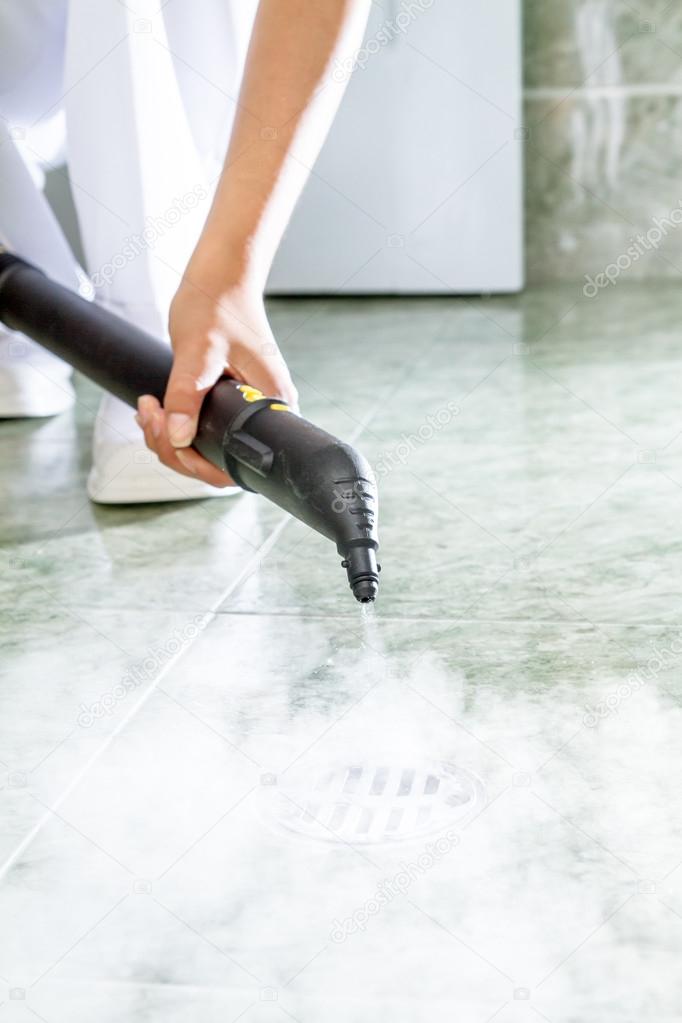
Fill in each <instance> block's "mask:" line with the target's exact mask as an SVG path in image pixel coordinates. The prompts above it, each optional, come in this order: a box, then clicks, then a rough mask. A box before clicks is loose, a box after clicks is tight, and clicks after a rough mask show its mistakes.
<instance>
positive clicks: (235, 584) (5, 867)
mask: <svg viewBox="0 0 682 1023" xmlns="http://www.w3.org/2000/svg"><path fill="white" fill-rule="evenodd" d="M379 405H380V403H378V402H377V403H375V404H374V405H372V406H371V408H370V409H369V411H368V412H367V414H366V415H365V416H364V417H363V418H362V419H361V420H360V421H359V422H358V424H357V426H356V428H355V429H354V430H353V432H352V434H351V436H350V438H349V441H348V442H349V443H350V444H354V443H355V441H356V440H357V439H358V437H359V436H360V434H361V433H362V432H363V430H364V429H365V428H366V427H367V425H368V424H369V423H370V422H371V420H372V419H373V418H374V416H375V415H376V412H377V409H378V407H379ZM291 521H292V517H291V516H290V515H288V514H285V515H284V517H283V518H282V519H280V521H279V522H278V524H277V525H276V526H275V527H274V529H273V530H272V532H271V533H270V535H269V536H268V537H267V538H266V539H265V540H264V541H263V543H262V544H261V545H260V547H258V548H257V550H256V551H255V552H254V553H253V555H252V556H251V557H250V558H249V560H248V561H247V563H246V565H245V566H244V568H243V569H242V570H241V572H239V574H238V575H237V576H236V578H235V579H233V580H232V582H231V583H230V584H229V586H227V587H226V589H225V590H223V592H222V593H220V594H219V596H218V597H217V598H216V599H215V600H214V602H213V604H212V605H211V607H210V608H209V610H208V611H206V612H205V613H204V615H203V616H202V623H201V625H200V626H199V627H198V629H197V636H196V637H195V639H194V640H193V641H192V642H191V643H188V644H187V645H186V646H185V647H183V648H182V649H181V650H179V651H178V653H177V654H176V656H175V657H173V658H171V659H170V660H169V661H167V662H166V664H165V665H164V666H163V668H162V670H161V671H160V672H159V674H158V675H157V676H156V678H154V680H153V681H152V682H151V683H150V685H149V686H148V687H147V689H146V690H145V691H144V692H143V693H142V695H141V696H140V698H139V700H138V701H137V703H135V704H133V706H132V707H131V708H130V710H129V711H128V713H127V714H126V715H125V717H124V718H122V720H121V721H120V722H119V723H118V725H117V726H116V728H115V729H114V730H113V732H111V733H110V734H109V735H108V736H107V738H106V739H105V740H104V742H103V743H102V745H101V746H98V747H97V749H96V750H95V751H94V752H93V753H92V754H91V755H90V756H89V757H88V759H87V760H86V762H85V764H84V765H83V767H82V768H81V769H80V771H78V772H77V773H76V774H75V775H74V777H73V778H72V779H71V781H70V782H69V784H68V785H67V786H66V788H65V789H64V790H63V791H62V792H61V794H60V795H59V796H57V799H56V800H55V801H54V803H53V804H52V805H51V806H50V807H49V809H47V810H46V811H45V813H44V814H43V816H42V817H41V818H40V819H39V820H38V821H36V823H35V824H34V826H33V827H32V828H31V830H30V831H29V832H28V834H27V835H25V836H24V838H23V839H22V840H21V842H20V843H19V845H18V846H17V847H16V849H15V850H14V852H12V853H10V855H9V856H8V857H7V859H6V860H5V861H4V862H3V863H2V864H0V881H2V880H4V878H5V877H6V876H7V874H8V873H9V871H10V870H11V869H12V867H13V866H14V864H15V863H16V862H17V860H18V859H19V857H20V856H22V855H23V853H24V852H25V851H26V849H28V847H29V846H30V845H31V843H32V842H33V841H34V839H35V838H37V836H38V835H39V834H40V832H41V831H42V830H43V828H44V827H45V825H46V824H47V823H48V822H49V821H51V820H52V819H53V816H54V812H55V811H56V810H58V809H59V807H60V806H61V805H62V804H63V803H64V802H65V800H67V799H68V797H69V796H70V795H71V793H72V792H73V791H74V789H76V788H77V787H78V785H80V783H81V781H82V780H83V779H84V778H85V776H86V774H87V773H88V772H89V770H90V768H91V767H92V766H93V765H94V764H95V763H96V762H97V761H98V760H99V758H100V757H101V756H102V754H103V753H105V752H106V750H107V749H108V748H109V746H111V744H112V742H113V741H114V739H116V738H117V737H118V736H119V735H120V734H121V732H122V731H123V730H124V728H125V727H126V726H127V725H128V724H129V723H130V721H131V720H132V719H133V718H134V717H135V715H136V714H137V712H138V711H139V710H141V709H142V707H143V706H144V704H145V703H146V702H147V700H148V699H149V697H150V696H151V695H152V694H153V693H154V692H155V691H156V689H157V687H158V685H159V683H160V682H161V681H162V680H163V679H164V678H165V677H166V675H167V674H168V672H169V671H170V670H171V668H174V667H175V665H176V664H177V663H178V661H180V660H181V658H182V657H184V655H185V654H186V653H187V652H188V651H189V650H191V649H192V647H193V646H194V643H196V641H197V639H198V637H199V636H200V635H202V633H203V632H204V631H205V629H206V627H207V626H208V624H209V623H210V622H211V621H213V620H214V619H215V617H216V615H217V614H218V610H219V608H220V606H221V605H222V604H223V603H224V602H225V601H226V600H227V598H228V597H229V596H230V595H231V594H232V593H234V591H235V590H236V589H238V588H239V586H240V585H241V584H242V582H243V581H244V579H246V578H247V577H248V576H249V575H250V573H251V572H252V570H253V568H254V566H257V565H258V563H259V562H260V561H261V560H262V559H263V558H265V557H267V555H268V554H269V553H270V551H271V550H272V548H273V547H274V546H275V544H276V543H277V540H279V538H280V536H281V535H282V533H283V532H284V530H285V529H286V527H287V525H288V524H289V522H291Z"/></svg>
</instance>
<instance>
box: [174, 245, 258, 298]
mask: <svg viewBox="0 0 682 1023" xmlns="http://www.w3.org/2000/svg"><path fill="white" fill-rule="evenodd" d="M268 272H269V266H266V265H265V264H264V261H263V260H261V259H259V258H258V257H257V255H256V252H255V246H254V245H253V244H252V243H251V242H249V241H244V240H242V239H235V238H231V237H225V236H223V237H220V238H212V237H210V236H207V237H204V236H202V238H201V239H200V240H199V242H198V243H197V246H196V248H195V250H194V252H193V253H192V256H191V258H190V261H189V263H188V264H187V269H186V270H185V273H184V274H183V284H185V283H187V284H189V285H191V286H193V287H195V288H198V289H199V290H200V291H202V292H204V293H205V294H206V295H208V296H211V297H213V298H215V299H216V300H218V299H220V298H222V297H224V296H225V295H226V294H232V293H234V292H242V293H244V294H245V295H251V296H259V297H262V295H263V291H264V290H265V283H266V280H267V276H268Z"/></svg>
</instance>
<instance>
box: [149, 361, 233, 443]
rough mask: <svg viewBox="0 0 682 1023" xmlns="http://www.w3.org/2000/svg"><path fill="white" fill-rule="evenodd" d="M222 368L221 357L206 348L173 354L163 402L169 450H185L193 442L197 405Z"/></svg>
mask: <svg viewBox="0 0 682 1023" xmlns="http://www.w3.org/2000/svg"><path fill="white" fill-rule="evenodd" d="M224 368H225V359H224V355H221V353H220V351H219V350H217V349H215V350H214V349H212V348H211V347H210V346H205V345H202V346H197V347H196V348H194V349H192V348H190V349H188V350H183V351H181V352H178V353H176V355H175V358H174V360H173V368H172V370H171V375H170V378H169V380H168V387H167V388H166V394H165V397H164V399H163V408H164V412H165V427H166V433H167V437H168V441H169V443H170V445H171V446H172V447H174V448H187V447H189V446H190V444H191V443H192V441H193V440H194V436H195V434H196V432H197V420H198V418H199V410H200V409H201V403H202V401H203V400H204V396H205V395H206V392H207V391H208V390H209V389H210V388H211V387H212V386H213V384H214V383H215V382H216V380H217V379H218V377H220V376H221V374H222V373H223V370H224Z"/></svg>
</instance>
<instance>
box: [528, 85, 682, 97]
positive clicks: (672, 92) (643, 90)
mask: <svg viewBox="0 0 682 1023" xmlns="http://www.w3.org/2000/svg"><path fill="white" fill-rule="evenodd" d="M523 96H524V99H569V98H571V99H573V98H574V97H577V96H580V97H586V98H590V99H591V98H594V97H606V98H609V97H611V98H615V97H621V96H624V97H626V98H627V97H629V96H682V83H680V84H679V85H677V84H675V83H670V84H665V83H664V84H661V85H657V84H654V83H652V84H643V85H626V84H622V85H579V86H576V87H574V86H571V85H566V86H559V85H548V86H539V87H537V88H528V89H524V90H523Z"/></svg>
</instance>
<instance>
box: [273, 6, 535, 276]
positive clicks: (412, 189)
mask: <svg viewBox="0 0 682 1023" xmlns="http://www.w3.org/2000/svg"><path fill="white" fill-rule="evenodd" d="M358 56H359V60H360V63H361V66H358V68H357V69H356V71H355V73H354V74H353V76H352V80H351V82H350V85H349V87H348V91H347V93H346V96H345V98H344V101H343V104H342V107H341V110H340V111H339V114H338V117H337V120H336V122H335V124H334V127H333V128H332V132H331V134H330V137H329V139H328V140H327V143H326V145H325V147H324V149H323V151H322V153H321V155H320V158H319V160H318V162H317V164H316V166H315V169H314V171H313V173H312V174H311V177H310V180H309V182H308V185H307V186H306V189H305V192H304V195H303V197H302V198H301V201H300V203H299V206H298V208H297V210H296V212H295V214H294V216H293V218H292V221H291V224H290V225H289V228H288V230H287V233H286V236H285V238H284V241H283V243H282V246H281V248H280V251H279V253H278V257H277V260H276V263H275V265H274V267H273V270H272V274H271V277H270V282H269V289H268V290H269V291H270V293H271V294H276V293H294V294H296V293H339V292H340V293H348V294H350V293H356V294H357V293H372V292H376V293H398V294H413V293H429V292H453V293H467V292H469V293H476V292H507V291H516V290H518V289H519V288H521V286H522V283H523V228H522V155H523V134H524V132H523V127H522V118H521V12H520V4H519V0H476V2H473V0H471V2H469V3H464V2H463V0H402V2H397V0H382V3H381V6H380V5H379V4H378V3H374V4H373V5H372V13H371V16H370V22H369V25H368V28H367V33H366V37H365V44H364V50H363V51H361V52H360V53H359V55H358ZM336 73H338V74H340V73H342V69H337V71H336Z"/></svg>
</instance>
